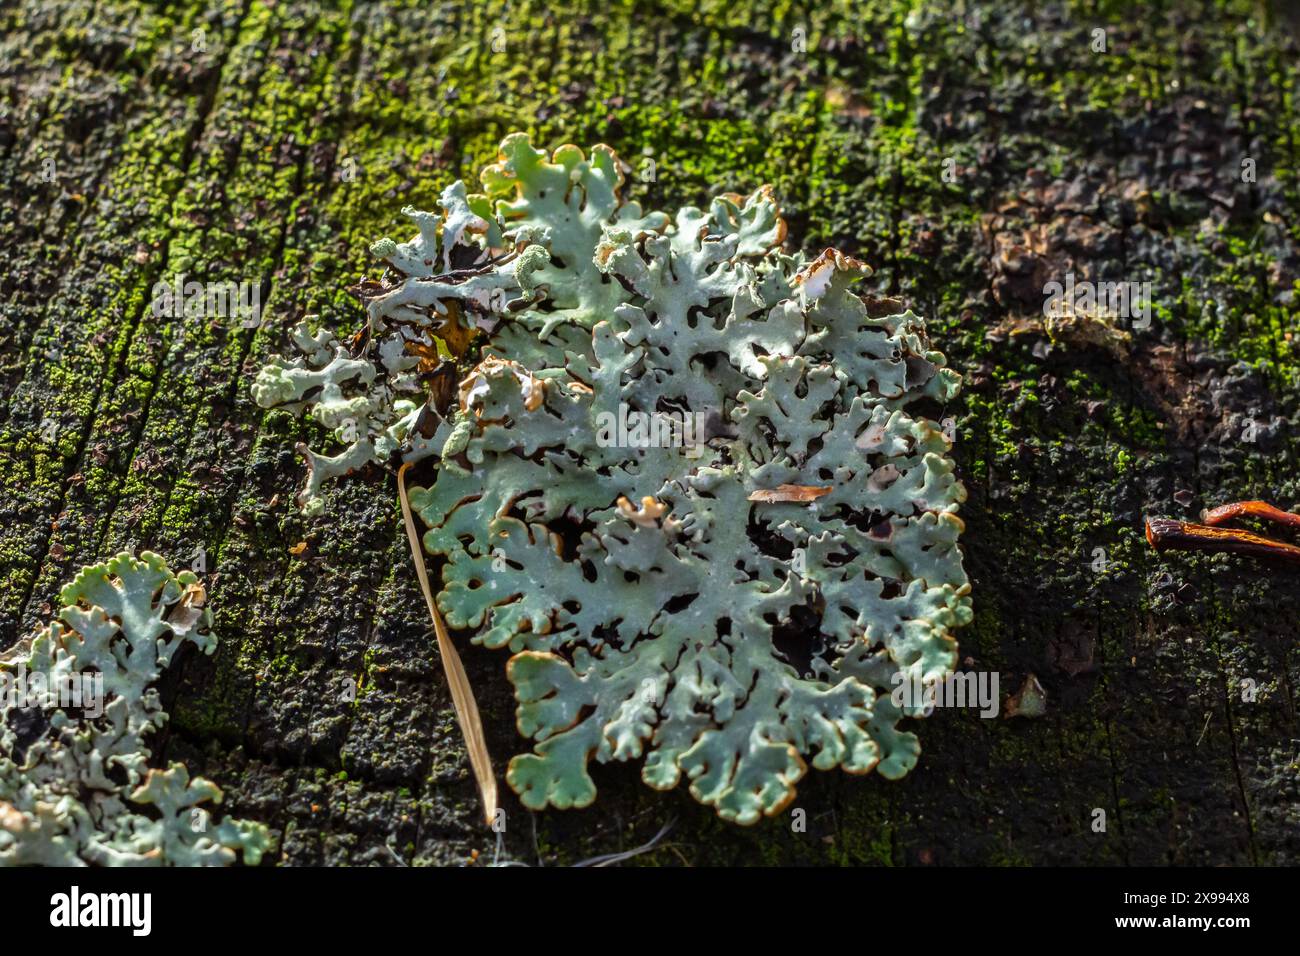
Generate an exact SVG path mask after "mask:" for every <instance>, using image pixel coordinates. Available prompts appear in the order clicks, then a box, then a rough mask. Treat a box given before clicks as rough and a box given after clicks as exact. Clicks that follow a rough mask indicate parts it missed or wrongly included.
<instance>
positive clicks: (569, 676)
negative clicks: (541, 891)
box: [259, 134, 971, 823]
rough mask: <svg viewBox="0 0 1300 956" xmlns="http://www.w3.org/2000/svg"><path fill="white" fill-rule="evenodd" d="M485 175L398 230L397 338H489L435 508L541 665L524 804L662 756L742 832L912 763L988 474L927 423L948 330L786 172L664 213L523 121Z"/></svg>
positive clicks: (486, 625) (600, 162) (665, 765)
mask: <svg viewBox="0 0 1300 956" xmlns="http://www.w3.org/2000/svg"><path fill="white" fill-rule="evenodd" d="M483 184H484V187H485V193H484V194H482V195H478V196H469V197H466V196H465V195H464V190H463V187H460V185H459V184H457V186H456V187H453V188H452V189H451V190H448V191H447V192H446V193H444V196H443V206H444V216H443V217H436V216H432V215H429V214H422V213H409V212H408V214H410V215H412V217H413V218H415V220H416V222H417V224H418V225H419V227H420V234H419V236H418V237H416V238H415V239H414V240H412V241H411V242H409V243H405V244H401V245H399V244H397V243H393V242H391V241H388V240H385V241H383V242H381V243H379V244H377V245H376V247H375V251H376V252H377V253H378V254H380V255H381V256H383V257H384V258H385V259H386V260H387V262H388V264H389V265H390V266H391V267H392V268H391V271H390V272H389V274H388V277H387V281H386V282H385V283H384V285H383V286H382V287H380V288H377V289H373V290H372V294H371V295H370V296H369V302H368V309H369V318H370V333H371V334H370V338H369V343H368V347H369V348H370V349H371V350H372V351H373V350H376V349H382V347H383V343H384V342H385V341H387V340H389V339H390V338H391V337H392V336H394V335H403V336H405V335H411V334H420V333H425V332H427V331H437V330H440V329H442V328H445V327H446V323H447V322H448V321H449V320H450V319H451V318H454V317H455V316H456V315H461V316H466V317H469V318H470V320H471V322H472V324H473V325H475V326H477V327H479V328H481V329H483V330H484V331H485V332H486V337H485V339H484V341H483V343H482V352H481V361H480V362H479V364H478V365H477V366H475V367H474V368H473V369H472V370H470V372H469V374H468V375H467V376H465V377H464V379H463V380H462V381H461V384H460V390H459V395H458V396H457V398H458V401H457V402H456V403H455V409H454V411H453V412H452V413H451V414H450V415H449V416H448V418H447V420H446V421H439V427H438V428H437V429H436V431H435V430H432V429H425V430H424V431H422V432H421V434H422V435H430V436H431V437H430V438H429V439H428V440H426V441H425V443H424V447H423V448H415V449H411V452H412V453H414V454H416V455H420V454H424V453H426V452H427V451H428V449H429V448H430V447H432V448H435V449H437V450H438V452H439V457H440V459H441V461H440V464H439V467H438V471H437V477H436V481H435V482H434V484H433V485H432V486H431V487H430V488H427V489H413V490H412V492H411V501H412V504H413V506H414V507H415V509H416V511H417V512H418V513H419V514H420V516H421V518H422V519H423V521H424V522H425V523H426V524H427V525H428V528H429V530H428V532H427V534H426V535H425V538H424V543H425V547H426V549H427V550H428V551H429V552H430V553H431V554H434V555H437V556H439V557H441V558H443V559H444V564H443V570H442V581H443V587H442V590H441V592H440V593H439V595H438V605H439V608H440V609H441V610H442V612H443V614H444V615H445V616H446V618H447V621H448V623H449V624H450V625H451V626H452V627H455V628H460V629H468V630H471V631H472V632H473V633H474V640H475V641H476V642H478V643H482V644H484V645H486V646H488V647H502V648H508V649H509V650H510V651H512V652H513V653H514V656H513V657H512V658H511V660H510V663H509V667H508V673H509V676H510V679H511V681H512V682H513V683H514V685H515V691H516V697H517V699H518V701H519V709H518V725H519V729H520V732H521V733H523V734H524V735H525V736H528V737H531V738H533V739H534V740H536V741H537V746H536V749H535V751H534V752H533V753H531V754H525V755H523V756H520V757H516V758H515V759H514V760H513V761H512V762H511V764H510V768H509V771H508V775H507V776H508V780H509V782H510V784H511V786H512V787H513V788H514V789H515V790H516V792H518V793H519V795H520V798H521V800H522V801H523V803H524V804H525V805H526V806H529V807H532V808H542V807H545V806H548V805H549V806H556V807H570V806H585V805H587V804H590V803H591V802H592V800H593V799H594V798H595V786H594V784H593V783H592V780H591V778H590V776H589V775H588V772H587V766H588V763H589V761H590V760H592V759H593V758H594V759H595V760H597V761H599V762H607V761H611V760H631V759H638V758H641V757H644V758H645V762H644V767H643V771H642V776H643V779H644V780H645V781H646V783H647V784H649V785H650V786H652V787H655V788H657V789H668V788H671V787H674V786H676V785H677V784H678V783H679V782H680V780H681V779H682V777H683V776H685V777H686V778H687V779H688V780H689V781H690V788H691V792H692V793H693V794H694V796H695V797H696V798H697V799H698V800H700V801H701V802H703V803H706V804H709V805H711V806H713V807H715V808H716V810H717V812H718V813H719V814H720V815H721V816H722V817H724V818H726V819H729V820H735V821H737V822H740V823H752V822H754V821H755V820H757V819H759V817H760V816H762V815H764V814H768V815H771V814H773V813H776V812H778V811H779V810H780V809H781V808H782V807H784V806H785V805H786V804H788V802H789V801H790V800H791V799H792V798H793V796H794V784H795V783H796V782H797V781H798V779H799V778H800V777H801V776H802V775H803V774H804V772H805V771H806V765H805V762H804V757H805V756H810V757H811V759H812V763H813V765H814V766H816V767H818V768H820V769H830V768H833V767H836V766H839V767H843V768H844V769H845V770H847V771H849V772H853V773H865V772H867V771H870V770H871V769H873V768H874V769H878V770H879V771H880V773H881V774H882V775H884V776H886V777H890V778H896V777H899V776H902V775H903V774H905V773H907V771H908V770H910V769H911V767H912V766H913V765H914V764H915V762H916V759H917V754H918V752H919V746H918V744H917V740H916V737H915V736H914V735H913V734H911V733H908V732H906V731H902V730H899V729H898V728H897V726H896V724H897V723H898V721H899V719H900V718H901V717H903V716H904V715H905V713H906V715H907V716H920V715H921V714H920V710H919V709H915V710H913V709H907V710H906V711H904V709H902V708H899V707H897V706H895V705H894V704H893V703H892V701H891V699H890V690H891V689H892V688H893V687H894V686H895V684H896V682H898V681H900V680H902V679H904V678H906V679H909V680H920V681H923V682H930V681H937V680H939V679H941V678H943V677H944V676H945V675H946V674H947V673H949V672H950V671H951V670H952V669H953V668H954V666H955V663H956V651H957V648H956V642H955V640H954V639H953V636H952V634H953V632H954V631H955V630H956V629H957V628H958V627H960V626H962V625H963V624H966V623H968V622H969V620H970V618H971V611H970V601H969V597H968V593H969V585H968V583H967V579H966V575H965V573H964V571H963V569H962V564H961V554H960V551H959V550H958V547H957V536H958V534H959V532H960V530H961V522H960V520H959V519H958V518H957V517H956V515H955V512H956V509H957V507H958V505H959V503H960V502H961V501H962V500H963V499H964V497H965V493H964V491H963V489H962V487H961V485H960V484H959V483H958V482H957V481H956V479H955V478H954V476H953V464H952V462H951V460H950V459H949V458H948V457H947V452H948V450H949V447H950V446H949V442H948V440H947V439H946V438H945V436H944V435H943V433H942V432H941V431H940V430H939V429H938V427H937V426H936V425H935V424H934V422H933V421H931V420H930V419H928V418H926V417H924V416H923V415H920V414H913V413H910V412H909V411H908V410H907V409H908V406H909V405H912V404H913V403H915V402H918V401H920V400H926V401H928V402H929V403H930V404H931V406H933V407H938V406H939V404H940V403H942V402H945V401H947V400H948V399H949V398H951V397H952V396H953V395H954V394H955V392H956V389H957V385H958V376H957V375H956V374H955V373H953V372H952V371H950V370H948V369H947V368H945V367H944V357H943V356H942V355H941V354H940V353H938V352H936V351H933V350H931V349H930V348H929V345H928V342H927V339H926V336H925V330H924V325H923V323H922V322H921V320H920V319H919V318H917V317H916V316H915V315H913V314H912V313H911V312H907V311H898V312H895V313H894V314H887V315H873V314H871V313H870V312H869V311H868V308H867V306H866V304H865V302H864V300H863V299H862V298H861V297H860V296H859V295H858V294H857V293H856V292H855V291H854V289H853V286H854V283H855V282H856V281H858V280H859V278H860V277H862V276H864V275H866V274H868V273H869V270H868V269H867V268H866V266H864V265H863V264H861V263H859V262H857V261H855V260H853V259H850V258H848V257H846V256H843V255H841V254H840V253H838V252H835V251H834V250H827V251H826V252H825V253H824V254H822V255H821V256H820V257H818V258H817V259H815V260H814V261H812V262H805V261H804V259H803V258H802V257H801V256H799V255H787V254H784V253H783V252H781V250H780V246H781V243H782V241H783V239H784V237H785V224H784V222H783V220H782V218H781V215H780V210H779V208H778V206H777V203H776V201H775V200H774V198H773V197H772V195H771V194H770V192H769V191H768V190H766V189H762V190H759V191H757V192H755V193H754V194H752V195H750V196H748V197H739V196H730V195H728V196H720V197H718V198H716V199H715V200H713V202H712V203H711V205H710V207H709V208H708V210H707V211H701V210H699V209H694V208H687V209H683V210H681V211H679V212H678V213H677V215H676V216H675V217H674V218H672V219H670V218H669V217H668V216H666V215H664V214H662V213H649V214H644V213H643V212H642V210H641V209H640V208H639V207H637V206H636V204H634V203H629V202H625V201H624V200H623V199H622V198H621V196H620V194H619V193H620V187H621V185H622V175H621V173H620V171H619V165H618V160H617V158H616V157H615V156H614V154H613V152H612V151H611V150H609V149H608V148H607V147H603V146H597V147H595V148H594V149H593V150H592V152H591V156H590V158H588V157H587V156H586V155H585V154H584V153H583V152H582V151H581V150H579V149H578V148H576V147H573V146H565V147H562V148H561V149H559V150H558V151H556V152H555V153H554V155H553V156H551V157H550V158H548V157H547V156H546V154H544V153H542V152H540V151H537V150H535V149H533V148H532V147H531V146H530V145H529V143H528V140H527V138H526V137H524V136H522V135H519V134H516V135H514V136H510V137H508V138H507V139H506V140H505V141H504V142H503V143H502V147H501V156H500V161H499V162H498V163H497V164H495V165H493V166H490V167H489V168H488V169H486V170H485V171H484V173H483ZM458 210H459V212H458ZM467 210H468V212H466V211H467ZM453 222H456V223H460V224H465V223H468V225H462V226H459V227H458V229H457V230H451V227H450V225H449V224H450V223H453ZM440 223H441V224H442V225H441V232H440ZM449 232H450V233H451V234H450V235H449ZM440 238H441V242H442V246H441V247H439V240H440ZM439 250H441V256H439ZM437 268H441V270H442V271H441V272H440V273H438V272H436V270H437ZM435 273H436V274H435ZM377 343H378V344H377ZM404 350H405V349H404ZM319 364H320V363H319V362H318V363H317V366H319ZM390 371H391V370H390ZM286 394H288V393H287V392H286ZM320 394H321V395H322V396H323V397H322V398H321V401H322V402H323V403H325V404H328V403H330V402H333V401H338V399H337V398H334V397H330V396H329V395H328V394H327V390H326V391H322V392H321V393H320ZM294 397H295V398H301V397H302V393H301V392H298V393H295V396H294ZM259 400H261V399H260V398H259ZM386 420H387V419H381V423H382V421H386ZM313 477H314V476H313ZM633 502H638V503H639V504H633Z"/></svg>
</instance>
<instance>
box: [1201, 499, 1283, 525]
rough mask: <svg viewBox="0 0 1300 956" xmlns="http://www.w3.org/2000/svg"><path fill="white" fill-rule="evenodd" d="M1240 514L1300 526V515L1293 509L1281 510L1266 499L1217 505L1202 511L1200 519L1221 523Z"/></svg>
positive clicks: (1209, 522)
mask: <svg viewBox="0 0 1300 956" xmlns="http://www.w3.org/2000/svg"><path fill="white" fill-rule="evenodd" d="M1242 515H1247V516H1249V517H1252V518H1262V519H1264V520H1265V521H1272V522H1274V523H1275V524H1284V525H1287V526H1289V527H1292V528H1300V515H1298V514H1296V513H1295V512H1294V511H1283V510H1282V509H1281V508H1275V507H1273V506H1272V505H1271V504H1269V503H1268V502H1267V501H1234V502H1233V503H1232V504H1228V505H1219V507H1217V508H1213V509H1211V510H1209V511H1203V512H1202V513H1201V520H1202V521H1204V522H1205V523H1206V524H1210V525H1221V524H1223V523H1224V522H1225V521H1231V520H1232V519H1233V518H1239V517H1241V516H1242Z"/></svg>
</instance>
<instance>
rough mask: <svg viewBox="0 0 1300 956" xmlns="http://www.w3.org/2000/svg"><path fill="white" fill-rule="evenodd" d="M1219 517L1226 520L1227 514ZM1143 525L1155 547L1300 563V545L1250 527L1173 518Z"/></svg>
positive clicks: (1154, 519)
mask: <svg viewBox="0 0 1300 956" xmlns="http://www.w3.org/2000/svg"><path fill="white" fill-rule="evenodd" d="M1245 503H1246V504H1250V502H1245ZM1260 504H1262V502H1260ZM1225 507H1232V506H1230V505H1226V506H1225ZM1270 507H1271V506H1270ZM1215 510H1216V511H1217V510H1219V509H1215ZM1274 510H1276V509H1274ZM1281 513H1283V514H1285V512H1281ZM1218 520H1221V521H1226V520H1227V517H1226V516H1225V517H1220V518H1219V519H1218ZM1146 525H1147V541H1148V542H1149V543H1150V545H1151V547H1153V548H1155V549H1156V550H1157V551H1218V552H1229V553H1231V554H1241V555H1245V556H1247V557H1252V558H1267V559H1271V560H1279V561H1285V562H1287V563H1290V564H1300V548H1298V547H1296V546H1295V545H1293V544H1286V543H1285V542H1282V541H1274V540H1273V539H1271V538H1265V537H1264V536H1263V535H1258V534H1255V533H1254V532H1252V531H1242V530H1240V529H1237V528H1216V527H1211V526H1210V525H1204V524H1194V523H1193V522H1190V521H1178V520H1176V519H1174V518H1147V519H1146Z"/></svg>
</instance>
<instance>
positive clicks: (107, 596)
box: [0, 551, 270, 866]
mask: <svg viewBox="0 0 1300 956" xmlns="http://www.w3.org/2000/svg"><path fill="white" fill-rule="evenodd" d="M59 599H60V603H61V604H62V610H60V612H59V614H58V619H57V620H55V621H53V622H51V623H50V624H48V625H47V626H45V627H42V628H40V629H39V630H37V631H36V632H34V633H33V634H31V635H29V636H28V637H26V638H24V639H23V640H21V641H20V642H19V643H18V644H16V645H15V646H14V647H13V648H11V649H10V650H8V651H6V652H5V653H4V654H3V655H0V672H2V673H3V677H4V680H3V688H4V691H5V693H4V694H3V695H0V712H2V714H3V719H2V720H0V865H10V866H12V865H24V864H40V865H47V866H80V865H86V864H96V865H104V866H163V865H172V866H222V865H228V864H230V863H233V862H235V861H236V859H237V858H238V854H240V853H242V855H243V860H244V862H245V863H248V864H252V865H255V864H257V863H258V862H259V860H260V859H261V857H262V854H263V852H264V851H265V850H266V847H267V846H268V844H269V842H270V838H269V833H268V831H267V829H266V828H265V827H264V826H262V825H261V824H259V823H252V822H248V821H244V820H230V819H226V820H222V821H221V822H219V823H218V822H215V821H214V820H213V818H212V815H211V813H210V811H209V809H208V808H207V806H205V805H215V804H218V803H220V802H221V798H222V795H221V790H220V789H219V788H218V787H217V786H216V784H214V783H212V782H210V781H208V780H204V779H202V778H196V779H194V780H191V779H190V776H189V772H188V771H187V770H186V768H185V767H184V765H182V764H180V763H171V764H170V765H169V766H167V767H166V768H164V769H157V768H151V767H150V766H149V761H150V758H151V756H152V752H151V751H150V749H149V746H148V744H147V743H146V742H145V738H146V737H147V736H148V735H149V734H151V733H153V732H154V731H156V730H158V729H159V728H160V727H161V726H162V725H163V724H164V723H166V721H167V713H166V712H165V711H164V710H163V707H162V702H161V700H160V699H159V697H158V691H157V689H156V688H155V687H154V686H153V685H154V682H155V681H157V679H158V678H159V676H160V675H161V673H162V671H163V670H164V669H165V668H166V667H167V666H168V665H169V664H170V663H171V661H172V657H173V655H174V654H175V652H176V650H177V648H178V647H179V646H180V645H181V644H183V643H185V642H187V641H188V642H190V643H192V644H194V645H195V646H196V647H197V648H198V649H199V650H200V651H201V652H203V653H205V654H211V653H212V651H213V649H214V648H215V647H216V643H217V642H216V638H215V637H214V636H213V635H212V633H211V621H212V619H211V612H210V611H209V610H208V609H207V608H206V607H205V603H206V597H205V593H204V590H203V586H202V585H201V584H200V583H199V581H198V578H197V577H196V576H195V575H194V574H193V573H192V572H190V571H183V572H181V573H180V574H173V573H172V572H171V571H169V570H168V568H167V566H166V564H165V563H164V562H163V560H162V558H160V557H159V556H158V555H156V554H151V553H150V552H147V551H146V552H144V553H142V554H141V556H140V559H139V560H136V559H135V558H133V557H132V556H131V555H130V554H128V553H126V552H123V553H122V554H119V555H117V556H116V557H115V558H113V559H111V560H109V561H107V562H105V563H104V564H99V565H95V566H93V567H87V568H83V569H82V571H81V573H79V574H78V575H77V576H76V578H74V579H73V581H72V582H71V583H70V584H68V585H67V586H66V587H65V588H64V589H63V590H62V592H60V595H59Z"/></svg>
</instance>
